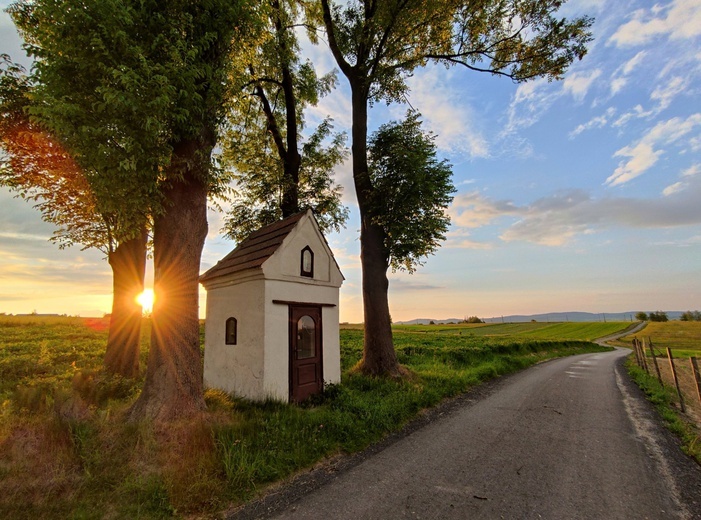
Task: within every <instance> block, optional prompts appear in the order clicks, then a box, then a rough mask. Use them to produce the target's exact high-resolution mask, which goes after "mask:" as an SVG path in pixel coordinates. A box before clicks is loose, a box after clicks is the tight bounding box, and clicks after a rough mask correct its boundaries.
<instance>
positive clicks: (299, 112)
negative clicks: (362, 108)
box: [221, 0, 348, 241]
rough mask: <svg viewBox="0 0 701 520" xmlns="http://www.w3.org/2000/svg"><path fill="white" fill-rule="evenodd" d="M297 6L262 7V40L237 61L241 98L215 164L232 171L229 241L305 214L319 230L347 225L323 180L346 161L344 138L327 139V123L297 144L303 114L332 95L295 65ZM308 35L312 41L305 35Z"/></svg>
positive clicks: (292, 2)
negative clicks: (311, 214)
mask: <svg viewBox="0 0 701 520" xmlns="http://www.w3.org/2000/svg"><path fill="white" fill-rule="evenodd" d="M300 4H301V2H298V1H297V0H272V1H271V2H270V5H268V6H267V8H268V9H267V11H266V24H265V29H266V30H265V31H263V37H262V41H258V42H254V43H255V44H256V45H255V47H254V48H253V49H251V50H250V51H249V52H248V53H247V54H244V56H243V57H242V61H241V63H240V70H238V71H237V74H236V75H237V78H236V81H237V83H238V84H240V85H241V89H242V92H243V94H244V95H241V96H237V97H236V98H234V99H233V100H232V103H231V107H230V110H229V112H228V114H227V125H228V129H227V131H226V133H225V135H224V137H223V140H222V141H223V148H224V150H223V153H222V157H221V158H222V164H223V166H224V167H227V168H233V169H234V170H235V173H234V175H233V177H234V180H235V182H236V195H235V197H234V203H233V207H232V209H231V211H230V212H229V214H228V216H227V218H226V226H225V227H226V229H227V234H228V236H229V237H230V238H233V239H234V240H237V241H241V240H242V239H243V238H245V237H246V236H248V235H249V234H250V233H251V232H253V231H255V230H256V229H258V228H260V227H261V226H264V225H267V224H271V223H272V222H274V221H275V220H279V219H281V218H284V217H288V216H290V215H292V214H294V213H297V212H299V211H300V210H303V209H307V208H311V209H312V210H314V212H315V215H316V217H317V219H318V221H319V225H320V227H321V229H322V231H326V230H328V229H336V230H339V229H340V227H341V226H342V225H343V223H344V222H345V221H346V219H347V218H348V210H347V209H346V208H345V207H344V206H343V205H342V204H341V203H340V195H341V187H340V186H339V185H337V184H334V183H333V181H332V179H331V173H332V171H333V168H334V167H335V166H336V165H337V164H338V163H340V162H341V161H343V160H344V159H345V158H346V156H347V151H346V148H345V146H344V143H345V134H334V133H333V132H332V130H333V127H332V125H331V120H330V119H328V118H327V119H326V120H324V121H322V123H321V124H320V125H319V126H318V127H317V128H316V130H315V131H314V132H312V134H311V135H310V136H309V138H308V139H307V140H306V142H304V141H303V136H302V131H303V129H304V110H305V109H306V108H307V107H308V106H310V105H315V104H316V103H317V102H318V100H319V97H320V96H323V95H325V94H326V93H328V92H329V91H330V90H331V89H332V88H333V86H334V85H335V83H336V76H335V74H334V73H330V74H327V75H326V76H323V77H321V78H319V77H317V75H316V72H315V71H314V67H313V65H312V64H311V63H310V62H305V63H302V62H301V61H300V58H299V56H300V48H299V43H298V40H297V35H296V33H295V27H296V26H297V25H298V22H300V21H301V20H300V18H301V17H302V12H301V10H302V9H301V7H300ZM306 21H307V22H309V23H311V21H310V20H306ZM310 36H312V38H315V36H316V35H315V32H314V31H313V30H312V31H310ZM328 141H330V143H329V144H328V145H325V143H326V142H328Z"/></svg>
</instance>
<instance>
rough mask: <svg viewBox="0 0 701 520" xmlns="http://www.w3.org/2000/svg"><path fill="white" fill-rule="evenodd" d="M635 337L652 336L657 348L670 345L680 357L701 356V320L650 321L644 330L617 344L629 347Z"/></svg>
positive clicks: (640, 338) (626, 337)
mask: <svg viewBox="0 0 701 520" xmlns="http://www.w3.org/2000/svg"><path fill="white" fill-rule="evenodd" d="M634 337H637V338H638V339H639V340H642V339H643V338H650V339H651V340H652V344H653V345H654V346H655V349H658V350H662V351H664V350H665V349H666V348H667V347H669V348H671V349H672V350H673V352H674V355H675V356H678V357H689V356H701V322H700V321H665V322H649V323H648V324H647V325H646V326H645V328H644V329H643V330H642V331H640V332H639V333H637V334H631V335H629V336H625V337H623V338H621V339H620V340H618V341H617V342H616V344H619V345H621V346H626V347H629V346H630V345H631V342H632V341H633V338H634Z"/></svg>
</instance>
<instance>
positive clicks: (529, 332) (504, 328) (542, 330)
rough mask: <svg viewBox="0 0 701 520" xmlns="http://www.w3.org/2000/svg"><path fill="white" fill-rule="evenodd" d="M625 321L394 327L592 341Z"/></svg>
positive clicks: (407, 330)
mask: <svg viewBox="0 0 701 520" xmlns="http://www.w3.org/2000/svg"><path fill="white" fill-rule="evenodd" d="M630 325H631V324H630V323H628V322H610V323H603V322H602V323H598V322H597V323H534V322H528V323H496V324H495V323H475V324H467V323H461V324H457V325H396V326H395V327H394V331H395V333H412V332H413V333H417V334H440V335H466V334H468V335H470V334H471V335H473V336H477V337H488V338H499V337H519V338H528V339H534V340H550V339H553V340H564V339H573V340H582V341H592V340H595V339H598V338H602V337H604V336H608V335H609V334H613V333H615V332H619V331H621V330H625V329H626V328H627V327H628V326H630Z"/></svg>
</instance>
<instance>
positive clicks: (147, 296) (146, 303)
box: [136, 289, 156, 312]
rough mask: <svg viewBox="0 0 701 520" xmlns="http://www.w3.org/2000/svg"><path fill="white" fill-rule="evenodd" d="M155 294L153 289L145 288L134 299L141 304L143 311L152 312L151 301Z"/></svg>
mask: <svg viewBox="0 0 701 520" xmlns="http://www.w3.org/2000/svg"><path fill="white" fill-rule="evenodd" d="M155 299H156V296H155V295H154V294H153V289H145V290H144V292H142V293H141V294H139V296H137V297H136V301H137V302H138V303H139V305H141V308H142V310H143V312H153V302H154V300H155Z"/></svg>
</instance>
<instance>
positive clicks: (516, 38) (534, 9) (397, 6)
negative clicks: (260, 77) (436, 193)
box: [322, 0, 593, 102]
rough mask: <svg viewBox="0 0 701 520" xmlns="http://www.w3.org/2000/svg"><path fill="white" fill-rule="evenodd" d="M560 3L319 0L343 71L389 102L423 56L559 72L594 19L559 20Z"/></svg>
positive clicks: (552, 75) (518, 71)
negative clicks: (357, 76) (351, 70)
mask: <svg viewBox="0 0 701 520" xmlns="http://www.w3.org/2000/svg"><path fill="white" fill-rule="evenodd" d="M563 3H564V2H563V1H562V0H517V1H512V0H497V1H491V2H480V3H479V5H477V6H476V5H475V4H474V2H467V1H465V0H442V1H433V0H409V1H406V0H401V1H400V0H391V1H386V2H378V3H367V2H361V1H359V0H353V1H351V2H344V3H338V4H333V5H332V4H331V2H329V0H322V6H323V7H324V10H325V22H326V27H327V31H328V32H330V33H332V34H330V35H329V40H330V41H329V44H330V46H331V49H332V51H333V52H334V55H335V57H336V60H337V61H338V62H339V66H340V67H341V70H342V71H343V72H344V74H346V75H349V74H351V75H356V74H357V75H359V76H360V77H359V80H360V81H361V82H362V83H364V89H365V92H366V96H367V98H368V99H371V100H380V99H382V100H386V101H388V102H391V101H402V100H403V97H404V95H405V94H406V92H407V86H406V83H405V81H404V80H405V77H406V74H407V73H410V72H411V71H412V70H413V69H415V68H416V67H420V66H423V65H425V64H426V63H427V62H428V61H429V60H430V61H435V62H439V63H442V64H445V65H446V66H452V65H461V66H464V67H466V68H468V69H470V70H474V71H479V72H489V73H492V74H497V75H503V76H507V77H510V78H512V79H514V80H515V81H525V80H528V79H531V78H535V77H546V78H548V79H559V78H561V77H562V75H563V74H564V72H565V70H566V69H567V67H568V66H569V65H570V64H571V63H572V62H573V61H574V60H575V59H581V58H582V57H583V56H584V54H585V53H586V44H587V43H588V42H589V41H591V33H590V32H589V28H590V26H591V24H592V23H593V20H592V19H591V18H588V17H582V18H577V19H574V20H571V21H568V20H564V19H560V18H557V17H556V13H557V10H558V9H559V8H560V7H561V5H562V4H563ZM341 61H344V62H345V65H344V64H343V63H341ZM351 68H353V69H355V71H354V72H353V73H351V72H350V69H351ZM344 69H345V70H344Z"/></svg>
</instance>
